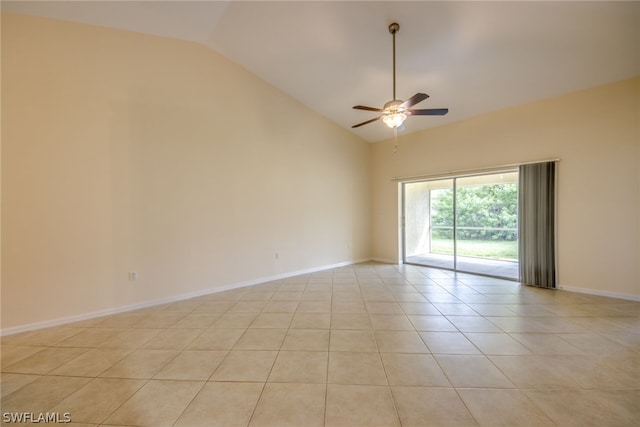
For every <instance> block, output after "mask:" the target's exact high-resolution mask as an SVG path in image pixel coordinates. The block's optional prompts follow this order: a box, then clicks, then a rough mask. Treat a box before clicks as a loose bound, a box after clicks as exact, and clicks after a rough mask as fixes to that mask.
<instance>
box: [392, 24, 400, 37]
mask: <svg viewBox="0 0 640 427" xmlns="http://www.w3.org/2000/svg"><path fill="white" fill-rule="evenodd" d="M398 30H400V24H398V23H396V22H394V23H393V24H391V25H389V32H390V33H391V34H395V33H397V32H398Z"/></svg>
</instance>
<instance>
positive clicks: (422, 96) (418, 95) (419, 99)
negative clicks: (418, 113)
mask: <svg viewBox="0 0 640 427" xmlns="http://www.w3.org/2000/svg"><path fill="white" fill-rule="evenodd" d="M428 97H429V95H427V94H426V93H416V94H415V95H413V96H412V97H411V98H409V99H407V100H406V101H404V102H403V103H402V104H400V108H405V109H407V108H409V107H413V106H414V105H416V104H417V103H418V102H422V101H424V100H425V99H427V98H428Z"/></svg>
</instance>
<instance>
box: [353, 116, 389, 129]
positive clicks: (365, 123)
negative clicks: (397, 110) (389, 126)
mask: <svg viewBox="0 0 640 427" xmlns="http://www.w3.org/2000/svg"><path fill="white" fill-rule="evenodd" d="M381 118H382V116H379V117H376V118H375V119H371V120H367V121H366V122H362V123H358V124H357V125H353V126H351V127H352V128H359V127H360V126H364V125H367V124H369V123H373V122H375V121H376V120H380V119H381Z"/></svg>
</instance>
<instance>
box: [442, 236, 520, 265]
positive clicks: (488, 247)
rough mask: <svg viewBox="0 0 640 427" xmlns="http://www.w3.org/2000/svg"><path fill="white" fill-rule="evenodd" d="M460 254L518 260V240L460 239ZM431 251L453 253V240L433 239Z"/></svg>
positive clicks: (458, 245)
mask: <svg viewBox="0 0 640 427" xmlns="http://www.w3.org/2000/svg"><path fill="white" fill-rule="evenodd" d="M457 249H458V255H461V256H473V257H480V258H493V259H509V260H514V261H517V260H518V242H517V241H508V240H458V242H457ZM431 252H432V253H436V254H453V240H445V239H433V240H432V241H431Z"/></svg>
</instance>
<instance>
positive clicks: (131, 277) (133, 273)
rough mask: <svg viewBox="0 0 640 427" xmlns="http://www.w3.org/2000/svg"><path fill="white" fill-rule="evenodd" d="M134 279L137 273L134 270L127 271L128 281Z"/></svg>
mask: <svg viewBox="0 0 640 427" xmlns="http://www.w3.org/2000/svg"><path fill="white" fill-rule="evenodd" d="M136 280H138V273H137V272H135V271H130V272H129V281H130V282H135V281H136Z"/></svg>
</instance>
